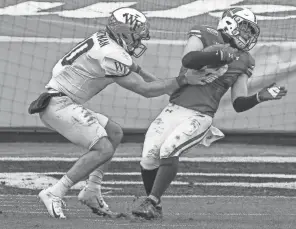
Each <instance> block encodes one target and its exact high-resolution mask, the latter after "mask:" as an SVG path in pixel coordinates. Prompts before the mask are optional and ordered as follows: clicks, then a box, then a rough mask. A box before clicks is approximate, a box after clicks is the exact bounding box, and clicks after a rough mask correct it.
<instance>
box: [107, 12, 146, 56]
mask: <svg viewBox="0 0 296 229" xmlns="http://www.w3.org/2000/svg"><path fill="white" fill-rule="evenodd" d="M149 27H150V25H149V23H148V21H147V18H146V17H145V15H144V14H143V13H141V12H140V11H138V10H136V9H133V8H120V9H117V10H115V11H113V12H112V13H111V16H110V17H109V20H108V24H107V32H108V33H109V35H110V37H111V38H113V39H114V40H115V41H116V42H117V43H118V44H119V45H121V46H122V47H123V48H124V49H125V50H126V51H127V52H128V53H129V54H130V55H132V56H134V57H137V58H138V57H140V56H141V55H142V54H143V53H144V52H145V51H146V49H147V47H146V46H145V45H144V44H142V43H141V41H142V40H149V39H150V36H149Z"/></svg>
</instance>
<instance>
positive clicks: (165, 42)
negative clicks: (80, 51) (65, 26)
mask: <svg viewBox="0 0 296 229" xmlns="http://www.w3.org/2000/svg"><path fill="white" fill-rule="evenodd" d="M84 39H85V38H54V37H50V38H47V37H12V36H0V42H29V43H78V42H80V41H82V40H84ZM266 40H268V39H266ZM279 40H281V41H264V42H263V41H262V42H259V43H258V44H257V46H260V45H268V46H270V45H281V46H288V47H290V46H295V41H294V40H293V39H291V40H288V41H287V40H285V39H280V38H279ZM186 42H187V41H186V40H166V39H152V40H147V41H143V43H146V44H157V45H159V44H161V45H185V44H186Z"/></svg>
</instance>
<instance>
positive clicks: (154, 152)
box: [132, 104, 182, 216]
mask: <svg viewBox="0 0 296 229" xmlns="http://www.w3.org/2000/svg"><path fill="white" fill-rule="evenodd" d="M178 110H179V107H178V106H175V105H172V104H169V105H168V106H167V107H165V108H164V109H163V111H162V112H161V113H160V114H159V116H158V117H157V118H156V119H155V120H154V121H153V122H152V123H151V125H150V126H149V128H148V131H147V133H146V135H145V141H144V146H143V151H142V159H141V162H140V165H141V175H142V180H143V183H144V188H145V191H146V194H147V196H149V195H150V193H151V190H152V187H153V184H154V180H155V177H156V175H157V172H158V168H159V165H160V161H159V160H160V157H159V153H160V148H161V146H162V144H163V142H164V141H165V139H166V138H167V136H168V135H169V134H170V133H171V132H172V131H173V130H174V128H175V127H176V126H178V125H179V123H180V122H181V120H182V117H180V116H179V112H178ZM180 118H181V119H180ZM137 209H138V208H136V209H135V210H133V211H132V212H133V214H134V215H137V216H141V215H139V214H138V212H137ZM156 213H158V215H161V214H162V207H161V205H160V204H158V205H157V206H156ZM151 214H152V215H153V214H154V213H153V209H152V210H151Z"/></svg>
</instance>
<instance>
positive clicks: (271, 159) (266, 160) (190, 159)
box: [0, 156, 296, 163]
mask: <svg viewBox="0 0 296 229" xmlns="http://www.w3.org/2000/svg"><path fill="white" fill-rule="evenodd" d="M77 159H78V158H76V157H75V158H74V157H73V158H68V157H0V161H54V162H59V161H64V162H73V161H76V160H77ZM140 160H141V158H140V157H114V158H113V159H112V161H113V162H139V161H140ZM180 161H181V162H215V163H220V162H222V163H223V162H235V163H240V162H241V163H296V157H278V156H271V157H269V156H266V157H265V156H262V157H248V156H247V157H243V156H241V157H181V158H180Z"/></svg>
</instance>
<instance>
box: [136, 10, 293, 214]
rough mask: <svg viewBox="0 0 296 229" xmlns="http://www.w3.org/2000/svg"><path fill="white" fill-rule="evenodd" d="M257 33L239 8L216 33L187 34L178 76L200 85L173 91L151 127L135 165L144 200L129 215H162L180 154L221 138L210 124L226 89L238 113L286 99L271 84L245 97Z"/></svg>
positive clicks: (208, 30) (253, 18)
mask: <svg viewBox="0 0 296 229" xmlns="http://www.w3.org/2000/svg"><path fill="white" fill-rule="evenodd" d="M259 33H260V29H259V26H258V25H257V20H256V16H255V15H254V14H253V13H252V12H251V11H250V10H248V9H246V8H241V7H238V8H232V9H230V10H227V11H225V12H224V13H223V15H222V18H221V19H220V21H219V24H218V27H217V29H214V28H212V27H209V26H195V27H193V28H192V29H191V30H190V32H189V39H188V42H187V44H186V47H185V50H184V54H183V58H182V64H183V66H182V68H181V70H180V74H179V76H178V77H179V78H182V77H185V78H186V79H187V80H188V81H190V80H199V81H200V82H199V84H197V85H186V86H182V87H181V88H179V89H177V90H176V91H175V92H174V93H173V94H172V95H171V96H170V103H169V104H168V106H166V107H165V108H164V109H163V111H162V112H161V113H160V114H159V116H158V117H157V118H156V119H155V120H154V121H153V122H152V124H151V125H150V127H149V129H148V131H147V133H146V136H145V142H144V146H143V151H142V160H141V163H140V164H141V173H142V179H143V183H144V187H145V190H146V193H147V198H146V199H145V201H144V202H142V203H141V205H139V206H137V207H136V208H135V209H134V210H133V211H132V213H133V215H135V216H140V217H143V218H146V219H152V218H157V217H159V216H161V214H162V208H161V205H160V202H161V196H162V195H163V193H164V192H165V191H166V189H167V188H168V187H169V185H170V183H171V182H172V181H173V179H174V178H175V176H176V174H177V170H178V163H179V157H180V155H181V154H182V153H183V152H184V151H186V150H187V149H188V148H190V147H192V146H193V145H196V144H203V145H205V146H209V145H210V144H211V143H212V142H213V141H216V140H218V139H220V138H222V137H223V136H224V135H223V133H222V132H221V131H220V130H218V129H217V128H215V127H214V126H213V125H212V120H213V117H214V115H215V113H216V111H217V109H218V106H219V102H220V100H221V98H222V97H223V95H224V94H225V93H226V92H227V91H228V89H229V88H231V97H232V104H233V107H234V109H235V111H237V112H243V111H246V110H249V109H251V108H252V107H254V106H256V105H257V104H259V103H261V102H264V101H268V100H277V99H281V98H282V97H283V96H285V95H286V93H287V90H286V89H285V88H284V87H279V86H276V85H275V84H273V85H270V86H268V87H265V88H263V89H261V90H260V91H259V92H257V93H256V94H254V95H251V96H248V87H247V82H248V78H249V77H251V75H252V71H253V69H254V66H255V60H254V59H253V58H252V56H251V55H250V54H249V52H248V51H249V50H250V49H252V48H253V47H254V46H255V45H256V43H257V39H258V36H259Z"/></svg>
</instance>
